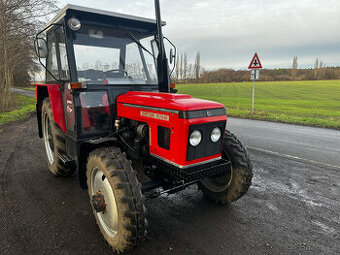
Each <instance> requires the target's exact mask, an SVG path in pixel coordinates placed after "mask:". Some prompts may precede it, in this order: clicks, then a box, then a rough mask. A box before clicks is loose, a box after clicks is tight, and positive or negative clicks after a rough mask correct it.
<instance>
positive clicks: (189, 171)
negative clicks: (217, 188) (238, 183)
mask: <svg viewBox="0 0 340 255" xmlns="http://www.w3.org/2000/svg"><path fill="white" fill-rule="evenodd" d="M152 162H153V164H155V165H157V166H158V168H159V171H161V172H162V174H164V175H166V177H167V178H170V179H173V180H184V181H185V182H189V181H195V180H200V179H203V178H209V177H215V176H220V175H224V174H228V173H230V171H231V162H230V161H228V160H224V159H219V160H215V161H212V162H208V163H204V164H200V165H194V166H191V167H187V168H184V169H183V168H179V167H176V166H174V165H172V164H169V163H167V162H164V161H163V160H161V159H159V158H156V157H152Z"/></svg>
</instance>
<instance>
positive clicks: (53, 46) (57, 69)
mask: <svg viewBox="0 0 340 255" xmlns="http://www.w3.org/2000/svg"><path fill="white" fill-rule="evenodd" d="M47 45H48V51H49V54H48V56H47V60H46V67H47V69H48V70H49V71H50V72H51V73H52V74H53V76H54V77H55V78H57V79H59V80H69V79H70V75H69V66H68V59H67V51H66V45H65V36H64V30H63V27H62V26H59V27H57V28H55V29H53V28H52V29H51V31H49V32H48V34H47ZM53 76H52V75H50V74H49V73H48V72H47V73H46V80H47V81H55V79H54V78H53Z"/></svg>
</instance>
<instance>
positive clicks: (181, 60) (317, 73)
mask: <svg viewBox="0 0 340 255" xmlns="http://www.w3.org/2000/svg"><path fill="white" fill-rule="evenodd" d="M177 59H178V60H177V66H176V68H175V72H174V74H173V75H172V78H173V80H174V81H175V82H177V83H194V82H198V83H210V82H211V83H215V82H244V81H249V80H250V72H249V70H234V69H229V68H220V69H217V70H206V69H205V68H204V67H202V66H201V64H200V54H199V52H198V54H197V56H196V58H195V64H188V61H187V57H186V53H183V54H180V56H179V57H178V58H177ZM197 63H198V64H197ZM336 79H340V67H326V66H325V65H324V63H323V62H322V61H321V60H319V59H318V58H316V60H315V62H314V68H305V69H299V68H298V57H297V56H294V57H293V62H292V67H291V68H277V69H262V70H261V73H260V80H261V81H291V80H336Z"/></svg>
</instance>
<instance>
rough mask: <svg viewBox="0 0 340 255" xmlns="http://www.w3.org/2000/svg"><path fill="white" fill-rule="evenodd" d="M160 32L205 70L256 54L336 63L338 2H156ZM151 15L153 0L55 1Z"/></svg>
mask: <svg viewBox="0 0 340 255" xmlns="http://www.w3.org/2000/svg"><path fill="white" fill-rule="evenodd" d="M160 2H161V10H162V19H163V20H166V21H167V26H166V28H164V34H165V35H166V36H167V37H169V38H170V39H171V40H172V41H173V42H174V43H175V44H176V46H177V48H178V49H179V51H180V52H186V53H187V55H188V58H189V61H190V62H193V61H194V57H195V54H196V52H197V51H198V50H199V51H200V53H201V63H202V66H204V67H206V68H208V69H214V68H234V69H246V68H247V67H248V64H249V62H250V60H251V58H252V56H253V54H254V52H255V51H256V52H258V55H259V57H260V59H261V62H262V65H263V66H264V67H265V68H275V67H291V63H292V59H293V57H294V56H298V64H299V66H300V67H313V66H314V61H315V59H316V58H319V60H321V61H323V62H324V63H325V64H326V65H327V66H335V65H336V66H340V0H256V1H255V0H209V1H201V0H160ZM59 3H60V4H59V5H60V7H63V6H64V5H65V4H67V3H71V4H76V5H82V6H86V7H91V8H97V9H103V10H108V11H115V12H122V13H126V14H132V15H138V16H143V17H149V18H154V15H155V14H154V7H153V0H135V1H134V0H110V1H109V0H96V1H90V0H70V1H64V0H62V1H59Z"/></svg>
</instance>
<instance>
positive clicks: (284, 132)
mask: <svg viewBox="0 0 340 255" xmlns="http://www.w3.org/2000/svg"><path fill="white" fill-rule="evenodd" d="M227 128H228V129H230V130H232V131H233V132H234V133H236V134H238V136H239V137H240V138H241V140H242V141H243V142H244V143H245V144H246V145H247V146H248V147H249V149H253V150H257V151H261V152H267V153H272V154H277V155H280V156H287V157H291V158H295V159H297V160H302V161H305V162H308V161H309V162H310V163H315V164H320V165H321V166H323V165H328V166H334V167H336V168H338V169H339V170H340V131H339V130H331V129H325V128H316V127H306V126H298V125H290V124H283V123H275V122H267V121H260V120H248V119H238V118H229V119H228V124H227Z"/></svg>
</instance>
